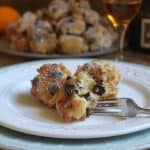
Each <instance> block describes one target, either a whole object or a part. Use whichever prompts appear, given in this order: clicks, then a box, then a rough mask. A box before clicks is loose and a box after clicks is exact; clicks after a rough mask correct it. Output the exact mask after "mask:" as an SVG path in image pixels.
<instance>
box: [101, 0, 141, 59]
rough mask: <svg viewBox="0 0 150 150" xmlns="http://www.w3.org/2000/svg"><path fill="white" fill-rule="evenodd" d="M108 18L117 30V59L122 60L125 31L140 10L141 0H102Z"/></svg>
mask: <svg viewBox="0 0 150 150" xmlns="http://www.w3.org/2000/svg"><path fill="white" fill-rule="evenodd" d="M102 1H103V4H104V7H105V10H106V14H107V17H108V19H109V20H110V21H111V22H112V23H113V25H114V26H115V27H116V28H117V29H118V30H119V35H120V44H119V45H120V46H119V52H120V55H119V59H121V60H123V48H124V38H125V33H126V30H127V28H128V25H129V23H130V22H131V21H132V19H133V18H134V17H135V16H136V15H137V13H138V12H139V10H140V6H141V3H142V0H102Z"/></svg>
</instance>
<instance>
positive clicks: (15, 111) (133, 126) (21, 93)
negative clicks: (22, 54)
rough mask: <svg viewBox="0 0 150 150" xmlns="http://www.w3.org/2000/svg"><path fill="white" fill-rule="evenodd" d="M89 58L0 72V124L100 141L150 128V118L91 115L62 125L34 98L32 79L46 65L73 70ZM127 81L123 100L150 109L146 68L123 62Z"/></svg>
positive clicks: (123, 85)
mask: <svg viewBox="0 0 150 150" xmlns="http://www.w3.org/2000/svg"><path fill="white" fill-rule="evenodd" d="M87 61H90V60H89V59H63V60H60V59H56V60H46V61H34V62H30V63H24V64H20V65H14V66H11V67H8V68H5V69H2V70H1V72H0V125H2V126H5V127H8V128H10V129H13V130H16V131H20V132H23V133H28V134H33V135H38V136H44V137H57V138H79V139H80V138H98V137H109V136H117V135H122V134H127V133H133V132H136V131H140V130H143V129H147V128H149V127H150V118H130V119H120V118H116V117H104V116H90V117H89V118H87V119H85V120H84V121H76V122H73V123H62V122H60V120H59V118H58V116H57V114H56V112H55V111H54V110H51V109H48V108H47V107H46V106H44V105H42V104H40V103H38V102H36V101H35V100H33V99H32V97H31V96H30V88H31V84H30V80H31V79H32V78H33V77H34V76H35V74H36V69H37V68H38V67H39V66H41V65H42V64H44V63H64V64H65V65H66V66H68V67H69V68H70V69H71V70H72V71H73V70H74V69H75V68H76V66H77V65H78V64H82V63H85V62H87ZM119 66H120V69H121V71H122V73H123V77H124V79H123V81H122V82H121V83H120V85H119V94H118V96H120V97H131V98H133V99H134V100H135V101H136V103H137V104H138V105H140V106H143V107H146V108H150V99H149V97H150V88H149V87H150V78H149V77H150V71H149V70H148V69H146V68H144V67H141V66H138V65H133V64H126V63H120V65H119Z"/></svg>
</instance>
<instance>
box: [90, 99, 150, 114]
mask: <svg viewBox="0 0 150 150" xmlns="http://www.w3.org/2000/svg"><path fill="white" fill-rule="evenodd" d="M87 114H88V115H91V114H98V115H108V116H122V117H150V109H145V108H142V107H140V106H138V105H137V104H136V103H135V102H134V101H133V100H132V99H131V98H113V99H100V100H98V102H97V105H96V107H95V108H91V109H88V111H87Z"/></svg>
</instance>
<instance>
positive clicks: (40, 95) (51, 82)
mask: <svg viewBox="0 0 150 150" xmlns="http://www.w3.org/2000/svg"><path fill="white" fill-rule="evenodd" d="M38 72H39V74H38V75H37V76H36V77H35V78H34V79H33V80H32V88H31V94H32V95H33V96H34V97H35V98H36V99H38V100H40V101H42V102H43V103H45V104H47V105H48V106H49V107H53V106H55V104H56V100H57V99H58V98H59V90H60V88H61V86H62V82H63V80H64V79H65V78H66V77H67V76H69V75H70V74H71V73H70V71H69V70H68V69H67V68H66V67H65V66H64V65H62V64H45V65H43V66H42V67H40V68H39V69H38Z"/></svg>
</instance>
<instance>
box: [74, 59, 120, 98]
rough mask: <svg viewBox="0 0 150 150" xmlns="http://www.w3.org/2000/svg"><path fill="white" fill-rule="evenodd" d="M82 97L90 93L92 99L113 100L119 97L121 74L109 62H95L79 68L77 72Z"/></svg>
mask: <svg viewBox="0 0 150 150" xmlns="http://www.w3.org/2000/svg"><path fill="white" fill-rule="evenodd" d="M75 76H76V78H77V83H78V84H79V85H80V87H81V90H80V95H85V94H86V93H90V96H91V99H95V98H96V99H100V98H112V97H115V96H116V95H117V92H118V88H117V86H118V83H119V81H120V80H121V74H120V72H119V71H118V70H117V69H116V68H115V67H114V65H112V64H111V63H109V62H106V61H94V62H91V63H87V64H84V65H82V66H79V67H78V69H77V71H76V72H75Z"/></svg>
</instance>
